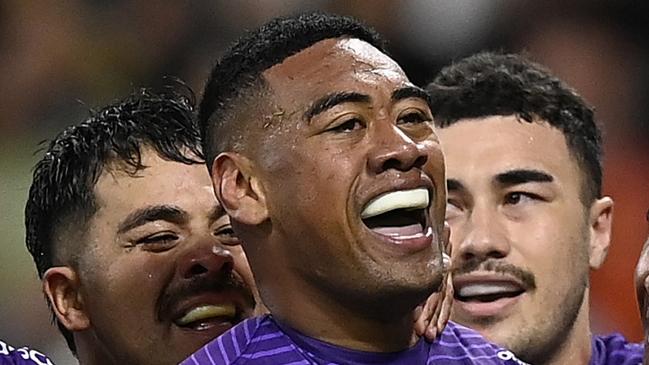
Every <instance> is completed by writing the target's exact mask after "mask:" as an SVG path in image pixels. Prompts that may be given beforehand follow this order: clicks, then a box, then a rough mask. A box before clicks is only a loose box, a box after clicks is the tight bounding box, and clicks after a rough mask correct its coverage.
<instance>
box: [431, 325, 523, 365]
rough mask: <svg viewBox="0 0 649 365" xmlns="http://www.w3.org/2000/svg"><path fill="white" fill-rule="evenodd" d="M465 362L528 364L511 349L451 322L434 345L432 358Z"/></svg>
mask: <svg viewBox="0 0 649 365" xmlns="http://www.w3.org/2000/svg"><path fill="white" fill-rule="evenodd" d="M433 359H436V360H446V361H447V362H450V363H453V362H455V363H463V364H485V365H486V364H505V365H526V363H525V362H524V361H522V360H519V359H518V358H517V357H516V355H514V354H513V353H512V352H511V351H509V350H506V349H504V348H502V347H500V346H497V345H495V344H492V343H490V342H487V340H485V338H484V337H482V335H480V334H479V333H478V332H476V331H474V330H472V329H469V328H466V327H464V326H461V325H459V324H457V323H454V322H449V323H448V325H447V326H446V328H445V329H444V331H443V332H442V334H441V336H440V337H439V339H438V340H437V341H435V342H434V343H433V345H432V351H431V356H430V358H429V362H430V360H433Z"/></svg>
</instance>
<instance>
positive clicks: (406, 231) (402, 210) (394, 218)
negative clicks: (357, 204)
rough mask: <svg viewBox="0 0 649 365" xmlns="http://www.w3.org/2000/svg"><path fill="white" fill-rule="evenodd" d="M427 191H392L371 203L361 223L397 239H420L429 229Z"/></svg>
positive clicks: (364, 210)
mask: <svg viewBox="0 0 649 365" xmlns="http://www.w3.org/2000/svg"><path fill="white" fill-rule="evenodd" d="M429 202H430V199H429V192H428V190H427V189H425V188H418V189H412V190H400V191H392V192H388V193H385V194H382V195H380V196H378V197H376V198H374V199H373V200H372V201H370V202H369V203H368V204H367V205H366V206H365V208H364V209H363V211H362V212H361V220H362V221H363V223H364V224H365V226H367V228H369V229H370V230H371V231H373V232H375V233H377V234H380V235H383V236H388V237H391V238H396V239H400V240H405V239H411V238H417V237H422V236H424V235H426V231H427V230H428V219H427V214H426V211H427V208H428V204H429Z"/></svg>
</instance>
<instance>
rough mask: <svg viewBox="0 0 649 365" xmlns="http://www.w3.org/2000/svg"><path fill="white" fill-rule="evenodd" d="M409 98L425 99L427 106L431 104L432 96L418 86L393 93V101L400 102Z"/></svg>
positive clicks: (403, 88) (407, 87)
mask: <svg viewBox="0 0 649 365" xmlns="http://www.w3.org/2000/svg"><path fill="white" fill-rule="evenodd" d="M408 98H418V99H423V100H424V101H426V104H427V105H430V104H431V100H430V94H428V92H426V91H425V90H424V89H422V88H419V87H416V86H406V87H402V88H400V89H397V90H395V91H394V92H393V93H392V101H398V100H403V99H408Z"/></svg>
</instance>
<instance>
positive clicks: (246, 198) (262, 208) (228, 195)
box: [212, 152, 268, 225]
mask: <svg viewBox="0 0 649 365" xmlns="http://www.w3.org/2000/svg"><path fill="white" fill-rule="evenodd" d="M212 184H213V186H214V192H215V193H216V197H217V199H218V200H219V202H220V203H221V205H222V206H223V208H224V209H225V211H226V212H227V213H228V215H229V216H230V218H231V219H232V220H235V221H237V222H239V223H242V224H246V225H258V224H260V223H262V222H263V221H265V220H266V219H267V218H268V210H267V206H266V195H265V192H264V189H263V185H262V184H261V182H260V180H259V178H258V177H257V176H255V175H254V174H253V168H252V163H251V162H250V160H248V159H247V158H246V157H244V156H242V155H240V154H237V153H234V152H224V153H221V154H220V155H218V156H217V157H216V158H215V159H214V163H213V164H212Z"/></svg>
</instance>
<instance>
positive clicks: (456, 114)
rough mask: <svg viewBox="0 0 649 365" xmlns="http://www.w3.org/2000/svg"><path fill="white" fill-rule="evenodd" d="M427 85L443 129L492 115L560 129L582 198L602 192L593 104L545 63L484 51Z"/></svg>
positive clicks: (587, 202) (598, 134)
mask: <svg viewBox="0 0 649 365" xmlns="http://www.w3.org/2000/svg"><path fill="white" fill-rule="evenodd" d="M426 89H427V90H428V92H429V93H430V94H431V110H432V113H433V116H434V120H435V124H436V125H437V126H438V127H440V128H444V127H447V126H450V125H452V124H454V123H456V122H457V121H459V120H461V119H468V118H479V117H487V116H494V115H503V116H505V115H516V116H517V117H519V118H520V119H521V120H523V121H526V122H532V121H534V120H542V121H545V122H547V123H548V124H549V125H551V126H552V127H554V128H557V129H558V130H560V131H561V132H562V133H563V135H564V136H565V138H566V142H567V145H568V148H569V150H570V152H571V154H572V155H573V156H574V157H575V159H576V161H577V163H578V164H579V167H580V168H581V169H582V172H583V176H584V186H583V188H582V194H581V200H582V203H584V205H586V206H588V205H590V203H591V202H592V201H593V200H594V199H597V198H598V197H600V196H601V189H602V162H601V161H602V135H601V131H600V130H599V128H598V126H597V124H596V123H595V121H594V112H593V109H592V107H590V106H589V105H587V104H586V102H585V101H584V100H583V99H582V97H581V96H579V95H578V94H577V92H576V91H575V90H573V89H572V88H570V87H569V86H568V85H566V84H565V83H564V82H563V81H561V80H559V79H558V78H557V77H555V76H554V75H552V74H551V73H550V71H549V70H547V69H546V68H545V67H543V66H541V65H539V64H537V63H534V62H532V61H530V60H528V59H526V58H525V57H523V56H521V55H516V54H502V53H492V52H482V53H478V54H476V55H473V56H470V57H467V58H464V59H462V60H460V61H458V62H456V63H453V64H451V65H450V66H447V67H446V68H444V69H442V70H441V71H440V73H439V74H438V75H437V76H436V77H435V79H434V80H433V81H432V82H431V83H430V84H428V86H427V87H426Z"/></svg>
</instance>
